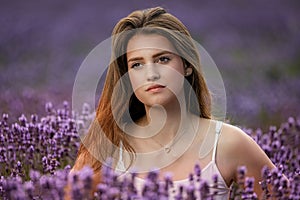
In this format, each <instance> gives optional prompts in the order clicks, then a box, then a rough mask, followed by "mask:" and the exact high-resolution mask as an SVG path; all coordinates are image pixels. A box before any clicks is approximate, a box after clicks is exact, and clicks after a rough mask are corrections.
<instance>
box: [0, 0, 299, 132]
mask: <svg viewBox="0 0 300 200" xmlns="http://www.w3.org/2000/svg"><path fill="white" fill-rule="evenodd" d="M154 6H163V7H164V8H166V9H167V10H168V11H169V12H171V13H172V14H174V15H175V16H177V17H178V18H179V19H180V20H181V21H182V22H183V23H184V24H185V25H186V26H187V27H188V29H189V30H190V32H191V33H192V35H193V37H194V39H196V40H197V41H198V42H199V43H200V44H201V45H202V46H203V47H204V48H205V49H206V50H207V51H208V53H209V54H210V55H211V57H212V58H213V59H214V61H215V62H216V64H217V66H218V68H219V70H220V72H221V74H222V77H223V80H224V84H225V88H226V92H227V105H228V108H227V111H228V112H227V117H228V119H229V120H230V121H231V122H232V123H235V124H239V125H244V126H248V127H258V126H259V127H262V128H264V127H268V126H269V125H278V124H279V123H280V122H282V121H285V120H286V119H287V118H288V116H299V113H300V106H299V102H300V89H299V87H300V57H299V55H300V53H299V52H300V20H299V19H300V14H299V13H300V12H299V10H300V2H299V1H296V0H294V1H280V0H272V1H271V0H269V1H266V0H263V1H260V0H252V1H237V0H228V1H196V0H190V1H179V0H168V1H166V0H164V1H163V0H161V1H154V0H128V1H116V0H112V1H96V0H92V1H83V0H73V1H70V0H67V1H57V0H55V1H53V0H51V1H50V0H48V1H1V6H0V24H1V28H0V95H1V96H0V113H4V112H5V113H9V115H11V116H15V117H18V116H19V115H20V114H21V113H25V114H32V113H42V112H44V111H43V110H44V104H45V103H46V102H47V101H51V102H53V104H56V105H59V104H62V102H63V100H68V101H70V100H71V94H72V87H73V82H74V79H75V75H76V72H77V70H78V68H79V66H80V64H81V62H82V61H83V59H84V58H85V57H86V55H87V54H88V53H89V52H90V50H92V49H93V48H94V47H95V46H96V45H97V44H99V43H100V42H102V41H103V40H105V39H107V38H108V37H110V33H111V31H112V29H113V27H114V25H115V24H116V23H117V21H118V20H119V19H121V18H122V17H125V16H126V15H128V14H129V13H130V12H131V11H133V10H136V9H144V8H148V7H154Z"/></svg>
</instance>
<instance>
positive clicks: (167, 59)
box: [158, 56, 171, 63]
mask: <svg viewBox="0 0 300 200" xmlns="http://www.w3.org/2000/svg"><path fill="white" fill-rule="evenodd" d="M170 60H171V59H170V58H169V57H167V56H162V57H160V58H159V59H158V62H159V63H168V62H169V61H170Z"/></svg>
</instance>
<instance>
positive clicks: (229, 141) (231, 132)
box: [219, 123, 273, 166]
mask: <svg viewBox="0 0 300 200" xmlns="http://www.w3.org/2000/svg"><path fill="white" fill-rule="evenodd" d="M219 146H220V148H221V152H222V151H223V153H224V154H226V155H228V156H231V157H234V158H235V160H236V162H237V165H247V164H255V163H256V164H260V165H268V166H273V165H272V163H271V161H270V160H269V158H268V157H267V155H266V154H265V153H264V151H263V150H262V149H261V148H260V147H259V145H258V144H257V143H256V142H255V141H254V139H252V138H251V137H250V136H249V135H248V134H246V133H245V132H244V131H243V130H242V129H241V128H239V127H237V126H233V125H230V124H227V123H223V126H222V132H221V136H220V141H219ZM226 155H224V156H225V157H226Z"/></svg>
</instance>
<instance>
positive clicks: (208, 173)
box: [116, 121, 230, 200]
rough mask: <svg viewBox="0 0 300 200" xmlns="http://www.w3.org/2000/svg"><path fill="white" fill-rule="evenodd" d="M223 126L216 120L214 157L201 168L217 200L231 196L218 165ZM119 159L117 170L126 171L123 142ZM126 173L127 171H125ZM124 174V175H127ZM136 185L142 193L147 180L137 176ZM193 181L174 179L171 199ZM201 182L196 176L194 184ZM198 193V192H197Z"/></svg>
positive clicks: (197, 184) (170, 192) (198, 197)
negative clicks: (182, 187)
mask: <svg viewBox="0 0 300 200" xmlns="http://www.w3.org/2000/svg"><path fill="white" fill-rule="evenodd" d="M221 127H222V122H220V121H217V122H216V129H215V134H216V136H215V142H214V147H213V153H212V159H211V161H210V162H209V163H208V164H207V165H206V166H205V167H204V168H203V169H201V179H203V180H206V181H207V183H208V185H209V187H210V192H211V193H214V192H216V193H217V195H215V196H214V199H215V200H227V199H228V197H229V191H230V188H229V187H228V186H227V185H226V182H225V180H224V178H223V177H222V175H221V173H220V171H219V169H218V166H217V164H216V151H217V144H218V140H219V136H220V133H221ZM119 153H120V154H119V155H120V156H119V160H118V163H117V166H116V170H117V171H125V170H126V169H125V165H124V162H123V148H122V143H121V147H120V152H119ZM125 174H126V173H125ZM125 174H124V175H125ZM214 175H217V179H218V183H217V189H215V188H213V187H212V186H213V185H214V183H213V180H212V177H213V176H214ZM134 181H135V187H136V189H137V191H138V193H139V194H141V192H142V189H143V186H144V183H145V180H144V179H142V178H139V177H136V178H135V180H134ZM190 184H191V182H190V181H189V179H188V178H187V179H183V180H177V181H173V187H172V188H170V190H169V196H170V198H169V199H175V196H176V195H177V192H178V191H179V190H178V188H179V187H180V186H188V185H190ZM199 184H200V183H199V182H197V181H196V177H195V178H194V185H195V186H196V187H197V186H199ZM197 193H198V192H197ZM196 197H197V199H201V198H200V196H199V194H196Z"/></svg>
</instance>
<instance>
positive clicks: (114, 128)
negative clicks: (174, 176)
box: [74, 7, 211, 173]
mask: <svg viewBox="0 0 300 200" xmlns="http://www.w3.org/2000/svg"><path fill="white" fill-rule="evenodd" d="M153 33H155V34H160V35H162V36H164V37H166V38H167V39H169V40H170V42H171V43H172V44H173V45H174V47H175V49H176V50H177V52H178V54H179V55H180V56H181V58H182V59H183V61H184V63H185V65H186V66H188V67H191V68H192V69H193V73H192V74H191V75H190V76H187V77H185V78H186V80H187V81H188V83H189V84H190V85H191V86H192V87H185V96H186V100H187V101H186V102H187V109H188V110H189V111H190V112H192V113H195V114H197V115H198V116H200V117H202V118H208V119H210V118H211V97H210V93H209V91H208V88H207V85H206V81H205V79H204V77H203V74H202V71H201V67H200V58H199V54H198V51H197V49H196V47H195V44H194V42H193V40H192V38H191V35H190V33H189V32H188V30H187V28H186V27H185V26H184V25H183V24H182V23H181V22H180V21H179V20H178V19H177V18H176V17H174V16H173V15H171V14H169V13H167V12H166V11H165V10H164V9H163V8H161V7H156V8H151V9H146V10H138V11H134V12H132V13H131V14H129V15H128V16H127V17H125V18H123V19H121V20H120V21H119V22H118V23H117V25H116V26H115V28H114V30H113V33H112V58H111V63H110V65H109V68H108V72H107V76H106V80H105V84H104V88H103V91H102V95H101V98H100V101H99V104H98V107H97V111H96V118H95V120H94V122H93V123H92V124H91V126H90V128H89V131H88V133H87V134H86V136H85V138H84V139H83V141H82V143H81V146H80V148H79V152H78V157H77V160H76V162H75V165H74V169H81V168H82V167H83V166H84V165H89V166H91V167H92V168H93V169H94V171H95V173H99V171H100V169H101V167H102V165H103V161H105V160H106V159H107V158H109V157H114V155H117V154H118V151H117V149H118V147H119V146H120V143H121V142H122V144H123V146H124V148H125V149H126V150H127V151H128V152H130V153H131V154H130V155H131V160H133V159H134V153H135V151H134V149H133V148H132V147H131V146H130V144H129V142H128V140H127V139H126V134H124V133H123V131H122V127H121V128H120V126H119V125H120V124H122V123H125V122H126V119H129V117H130V119H132V120H133V121H136V120H137V119H139V118H141V117H142V116H144V115H145V107H144V105H143V103H142V102H140V101H139V100H138V99H137V98H136V96H135V95H134V93H133V92H132V87H131V85H130V81H129V79H128V77H126V76H125V77H124V78H123V77H122V76H123V75H125V74H126V73H127V71H128V67H127V62H126V48H127V43H128V41H129V39H130V38H131V37H132V36H134V35H135V34H153ZM121 77H122V80H121ZM120 80H121V83H120ZM117 84H118V86H117ZM114 90H115V91H114ZM191 90H193V92H194V94H195V95H196V99H195V98H190V95H191ZM131 94H132V95H131ZM123 99H125V100H126V101H122V100H123ZM128 115H129V116H128ZM116 147H117V148H116Z"/></svg>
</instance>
